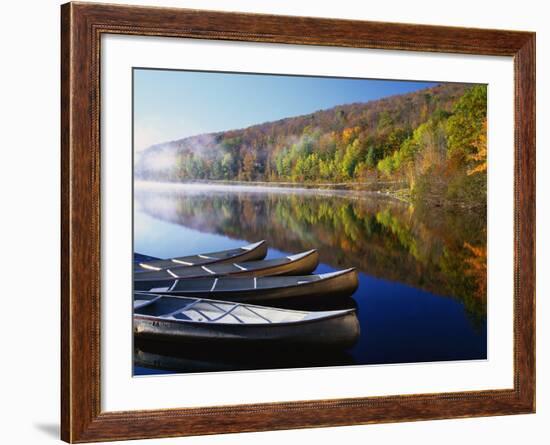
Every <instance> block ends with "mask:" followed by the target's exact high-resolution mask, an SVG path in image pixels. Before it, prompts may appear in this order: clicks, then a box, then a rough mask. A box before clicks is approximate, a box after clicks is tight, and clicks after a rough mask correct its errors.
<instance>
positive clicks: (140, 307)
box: [134, 294, 349, 324]
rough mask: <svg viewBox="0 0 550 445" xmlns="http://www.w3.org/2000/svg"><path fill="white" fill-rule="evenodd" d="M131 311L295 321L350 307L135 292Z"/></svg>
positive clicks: (197, 318)
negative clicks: (305, 307) (302, 307)
mask: <svg viewBox="0 0 550 445" xmlns="http://www.w3.org/2000/svg"><path fill="white" fill-rule="evenodd" d="M134 312H135V313H137V314H141V315H149V316H154V317H157V318H160V319H168V320H170V319H172V320H181V321H193V322H204V323H219V324H271V323H296V322H303V321H310V320H317V319H322V318H327V317H331V316H334V315H336V314H343V313H345V312H349V310H337V311H320V312H307V311H295V310H288V309H278V308H270V307H264V306H255V305H250V304H242V303H229V302H222V301H217V300H207V299H201V298H186V297H166V296H158V295H144V294H139V295H136V297H135V299H134Z"/></svg>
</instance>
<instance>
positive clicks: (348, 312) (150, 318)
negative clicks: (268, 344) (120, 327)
mask: <svg viewBox="0 0 550 445" xmlns="http://www.w3.org/2000/svg"><path fill="white" fill-rule="evenodd" d="M304 312H305V311H304ZM322 312H334V313H332V314H327V315H325V316H322V317H319V318H312V319H309V320H308V319H304V320H297V321H283V322H274V323H217V322H216V323H209V322H207V321H193V320H178V319H177V318H163V317H159V316H154V315H141V314H134V321H136V320H144V321H159V322H163V323H174V324H183V325H197V326H205V325H206V326H231V327H234V326H238V327H240V328H248V327H250V328H256V327H261V328H277V327H284V326H296V325H301V324H310V323H321V322H323V321H327V320H332V319H334V318H340V317H345V316H348V315H351V314H353V313H355V312H356V309H340V310H336V311H322Z"/></svg>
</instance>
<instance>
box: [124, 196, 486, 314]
mask: <svg viewBox="0 0 550 445" xmlns="http://www.w3.org/2000/svg"><path fill="white" fill-rule="evenodd" d="M135 198H136V203H137V204H138V205H139V207H140V210H141V211H143V212H145V213H147V214H149V215H151V216H153V217H155V218H158V219H161V220H165V221H169V222H172V223H176V224H180V225H183V226H185V227H189V228H192V229H195V230H198V231H201V232H206V233H215V234H220V235H224V236H227V237H229V238H237V239H246V240H249V241H255V240H259V239H265V240H267V242H268V243H269V245H270V247H274V248H276V249H279V250H282V251H285V252H298V251H302V250H307V249H311V248H315V249H317V250H318V251H319V254H320V260H321V262H322V263H325V264H328V265H330V266H332V267H334V268H346V267H356V268H357V269H358V270H359V271H362V272H364V273H366V274H368V275H371V276H374V277H377V278H382V279H385V280H390V281H395V282H399V283H404V284H407V285H410V286H413V287H416V288H420V289H423V290H427V291H429V292H432V293H434V294H437V295H445V296H451V297H454V298H457V299H459V300H461V301H462V302H463V304H464V307H465V308H466V310H467V312H468V315H469V317H470V318H471V319H472V320H473V321H474V322H475V323H476V324H477V323H479V322H483V321H484V320H485V319H486V305H487V290H486V289H487V286H486V282H487V267H486V265H487V248H486V239H487V230H486V223H487V218H486V212H485V211H484V210H483V211H471V210H461V209H455V210H452V211H451V210H448V209H442V208H438V207H428V206H426V207H423V206H416V207H413V206H411V205H409V204H407V203H404V202H401V201H397V200H395V199H392V198H388V197H385V196H380V195H375V194H367V193H365V192H363V193H358V192H342V191H335V192H330V191H307V192H303V191H299V190H290V191H289V190H286V191H283V190H276V189H273V190H268V189H267V190H266V188H263V189H261V190H259V191H250V190H247V189H243V188H233V187H231V186H228V187H224V188H220V187H216V188H209V187H208V186H205V188H204V189H203V190H201V189H200V188H198V187H190V188H189V190H186V189H185V187H181V188H177V189H172V190H171V191H169V190H165V191H158V190H156V191H147V190H140V189H138V190H136V194H135Z"/></svg>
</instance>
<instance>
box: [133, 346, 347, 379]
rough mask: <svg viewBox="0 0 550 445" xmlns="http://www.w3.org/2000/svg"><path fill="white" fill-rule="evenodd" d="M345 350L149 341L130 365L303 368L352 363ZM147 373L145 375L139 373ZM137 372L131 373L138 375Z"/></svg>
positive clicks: (185, 369)
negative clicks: (195, 344) (194, 344)
mask: <svg viewBox="0 0 550 445" xmlns="http://www.w3.org/2000/svg"><path fill="white" fill-rule="evenodd" d="M354 363H355V362H354V359H353V356H352V355H351V354H349V353H347V352H345V351H338V350H328V351H327V350H312V349H310V348H302V347H290V348H289V347H285V348H283V347H281V348H269V349H267V350H266V348H264V347H262V346H261V345H256V346H247V347H244V348H243V347H242V346H238V347H230V346H229V347H228V346H223V347H222V346H211V345H210V346H209V345H206V344H203V345H200V346H193V345H189V344H174V343H169V342H155V341H150V340H136V341H135V343H134V365H135V366H137V367H140V368H147V369H160V370H165V371H170V372H215V371H244V370H253V369H281V368H304V367H320V366H329V365H328V364H330V366H342V365H350V364H354ZM142 373H143V374H149V372H146V371H145V372H142ZM142 373H140V372H139V371H137V372H136V370H135V374H136V375H139V374H142Z"/></svg>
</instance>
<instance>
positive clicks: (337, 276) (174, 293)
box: [134, 267, 356, 298]
mask: <svg viewBox="0 0 550 445" xmlns="http://www.w3.org/2000/svg"><path fill="white" fill-rule="evenodd" d="M354 272H355V273H354ZM352 274H353V275H355V274H356V268H355V267H350V268H348V269H343V270H339V271H337V272H334V273H331V276H329V277H326V278H322V277H320V278H319V279H318V280H312V281H306V282H303V283H300V284H297V283H292V284H289V285H282V286H272V287H262V288H252V287H250V288H245V289H229V290H218V291H217V293H218V294H221V295H223V294H224V292H225V293H228V294H229V293H237V292H238V293H242V294H255V293H261V292H267V291H275V290H287V289H293V288H300V289H304V288H308V287H314V286H319V285H321V284H327V283H329V282H332V281H336V280H342V279H343V278H347V277H348V276H350V275H352ZM317 275H319V276H322V275H324V274H317ZM303 276H304V277H307V276H308V275H303ZM275 277H277V276H273V277H271V276H265V278H275ZM280 277H285V276H284V275H280ZM220 278H228V279H235V280H238V279H239V277H238V276H235V277H232V276H231V275H226V276H222V277H220ZM241 278H242V277H241ZM258 278H264V277H258ZM288 278H297V279H298V278H300V275H294V276H288ZM192 279H193V278H187V279H184V281H185V280H192ZM178 280H181V278H171V279H166V280H151V281H153V282H158V281H169V282H173V281H178ZM142 282H146V280H143V281H142ZM178 292H180V293H184V292H185V293H186V295H178ZM211 292H212V291H208V290H198V291H197V290H196V291H191V290H190V291H187V290H165V291H154V290H136V291H134V293H138V294H150V295H151V294H156V295H166V296H171V297H181V298H188V297H191V296H192V295H193V294H197V295H199V294H200V295H203V294H204V295H208V294H210V293H211Z"/></svg>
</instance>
